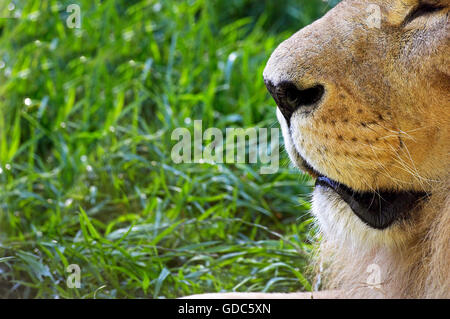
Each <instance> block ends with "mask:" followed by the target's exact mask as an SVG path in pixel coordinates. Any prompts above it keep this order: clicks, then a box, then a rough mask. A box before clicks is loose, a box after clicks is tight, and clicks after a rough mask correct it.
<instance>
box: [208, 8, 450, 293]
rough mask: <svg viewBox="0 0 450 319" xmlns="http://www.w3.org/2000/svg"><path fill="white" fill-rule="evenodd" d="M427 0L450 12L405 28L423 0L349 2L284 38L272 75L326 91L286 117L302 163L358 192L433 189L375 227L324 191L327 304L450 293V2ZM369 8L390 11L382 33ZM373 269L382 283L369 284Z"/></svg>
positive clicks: (316, 200)
mask: <svg viewBox="0 0 450 319" xmlns="http://www.w3.org/2000/svg"><path fill="white" fill-rule="evenodd" d="M425 1H428V2H429V3H435V4H440V5H442V6H444V7H445V8H444V9H442V10H440V11H439V12H434V13H432V14H428V15H425V16H422V17H420V18H417V19H415V20H413V21H412V22H411V23H409V24H404V23H403V21H404V20H405V17H406V16H407V15H408V13H410V12H411V11H412V10H413V9H414V7H416V6H417V5H418V3H419V0H344V1H342V2H341V3H339V4H338V5H337V6H336V7H335V8H334V9H332V10H331V11H330V12H329V13H328V14H326V15H325V16H324V17H323V18H321V19H320V20H318V21H316V22H314V23H313V24H311V25H309V26H307V27H306V28H304V29H302V30H300V31H299V32H297V33H296V34H294V35H293V36H292V37H291V38H289V39H288V40H286V41H285V42H283V43H282V44H281V45H280V46H279V47H278V48H277V49H276V51H275V52H274V53H273V55H272V56H271V58H270V60H269V62H268V63H267V66H266V69H265V71H264V78H265V80H266V81H270V82H271V83H272V84H273V85H275V86H276V85H277V84H279V83H281V82H283V81H290V82H293V83H295V85H296V86H297V87H299V88H309V87H312V86H314V85H316V84H322V85H323V86H324V87H325V95H324V97H323V98H322V100H321V101H320V104H319V105H318V107H317V108H316V109H315V110H314V112H312V114H308V115H306V114H304V113H302V112H295V113H294V114H293V115H292V117H291V127H290V129H289V128H288V126H287V123H286V120H285V119H284V117H283V116H282V115H281V113H280V111H279V110H278V111H277V117H278V119H279V121H280V124H281V128H282V131H283V136H284V140H285V147H286V149H287V151H288V153H289V155H290V158H291V160H292V161H293V162H294V164H296V165H297V166H298V167H299V168H303V164H302V160H301V158H304V159H306V161H307V162H309V164H311V166H312V167H313V168H314V169H315V170H317V171H319V172H321V173H322V174H325V175H327V176H329V177H330V178H332V179H334V180H336V181H339V182H341V183H343V184H346V185H348V186H349V187H351V188H353V189H354V190H360V191H376V190H379V189H382V190H417V191H426V192H428V193H431V194H432V196H431V199H430V200H429V202H427V203H426V204H423V205H421V206H419V207H416V208H415V209H414V210H413V211H412V212H411V218H409V219H408V220H407V221H403V222H396V223H395V224H393V225H391V226H390V227H389V228H387V229H384V230H377V229H373V228H370V227H369V226H367V225H366V224H364V223H363V222H362V221H361V220H360V219H359V218H358V217H356V215H355V214H354V213H353V212H352V210H351V209H350V208H349V206H348V205H347V204H346V203H345V202H344V201H343V200H342V199H341V198H340V197H339V196H338V195H337V194H336V193H334V192H332V191H328V190H324V189H323V188H317V189H316V190H315V191H314V196H313V209H312V213H313V215H314V216H315V217H316V219H317V226H318V229H319V231H320V232H319V233H320V237H321V243H320V246H319V248H318V253H317V257H316V263H317V265H318V267H317V268H318V269H320V270H319V271H318V273H319V275H320V276H321V277H322V278H323V283H324V288H326V289H331V290H334V291H335V292H334V293H333V292H329V293H325V294H324V295H321V294H319V295H317V296H318V297H319V298H320V297H321V296H322V297H326V298H327V297H344V298H346V297H365V298H392V297H395V298H439V297H440V298H450V265H449V263H450V245H449V244H450V243H449V241H450V196H449V193H450V192H449V190H450V173H449V171H450V170H449V166H450V165H449V153H450V129H449V128H450V30H449V27H450V24H449V6H450V0H424V2H425ZM370 5H372V6H373V5H377V6H378V7H379V8H380V12H381V18H382V20H381V27H380V28H377V27H369V26H368V24H367V19H368V17H369V15H370V14H371V11H367V10H368V9H370ZM373 266H375V267H379V270H380V279H381V283H380V285H374V286H371V280H369V277H370V273H369V272H368V270H369V271H370V270H371V269H373V268H371V267H373ZM249 296H250V295H245V294H237V295H216V297H226V298H227V297H234V298H246V297H249ZM264 296H266V295H264ZM269 296H270V295H269ZM273 296H274V297H277V296H278V295H273ZM281 296H286V295H281ZM308 296H309V297H310V295H299V294H294V295H292V297H293V298H297V297H302V298H308ZM259 297H261V296H259ZM278 297H279V296H278Z"/></svg>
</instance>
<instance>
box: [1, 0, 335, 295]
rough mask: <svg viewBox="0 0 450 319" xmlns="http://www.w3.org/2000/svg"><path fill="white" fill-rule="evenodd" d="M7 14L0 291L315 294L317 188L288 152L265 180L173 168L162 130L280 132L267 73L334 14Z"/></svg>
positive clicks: (53, 6)
mask: <svg viewBox="0 0 450 319" xmlns="http://www.w3.org/2000/svg"><path fill="white" fill-rule="evenodd" d="M74 2H75V3H78V4H79V5H80V7H81V13H82V28H81V29H79V30H77V29H69V28H67V26H66V24H65V20H66V18H67V16H68V13H66V6H67V5H69V4H71V3H74ZM15 3H16V10H21V13H22V18H20V19H4V18H2V19H0V168H1V170H0V172H1V174H0V297H3V298H17V297H18V298H94V297H96V298H140V297H143V298H164V297H165V298H173V297H180V296H183V295H188V294H193V293H204V292H219V291H240V292H246V291H268V292H270V291H284V292H289V291H297V290H310V289H311V282H312V280H311V279H312V278H310V277H308V276H307V275H306V274H305V270H306V267H307V264H308V256H309V254H310V252H311V249H312V240H311V238H312V233H311V230H310V223H311V219H310V216H309V215H308V210H309V208H310V206H309V203H308V201H307V200H308V194H309V192H310V190H311V183H312V182H311V181H310V180H309V179H308V178H307V177H305V176H303V175H302V174H300V173H298V172H297V171H296V170H294V169H293V168H290V167H289V165H288V160H287V158H286V157H287V156H286V155H285V154H284V155H283V160H282V167H281V168H280V170H279V172H278V173H277V174H273V175H259V174H258V171H259V170H258V166H257V165H242V164H236V165H230V164H216V165H213V164H179V165H177V164H174V163H173V162H172V161H171V159H170V151H171V147H172V146H173V145H174V143H175V142H174V141H171V138H170V137H171V132H172V131H173V129H175V128H176V127H187V128H189V129H192V122H193V120H195V119H202V120H203V125H204V127H206V126H215V127H218V128H220V129H223V130H224V129H225V128H226V127H253V126H257V127H274V126H275V127H277V126H278V124H277V123H276V119H275V104H274V102H273V101H272V100H271V99H270V96H269V95H268V93H267V92H266V90H265V88H264V83H263V81H262V71H263V69H264V65H265V62H266V61H267V59H268V57H269V56H270V54H271V52H272V51H273V50H274V49H275V47H276V46H277V45H278V44H279V43H280V42H281V41H282V40H284V39H286V38H287V37H288V36H289V35H291V34H292V33H293V32H295V31H296V30H297V29H299V28H300V27H302V26H304V25H305V24H308V23H310V22H311V21H313V20H314V19H316V18H317V17H319V16H321V15H322V14H323V13H324V12H325V11H326V10H327V9H329V7H330V6H329V5H327V4H326V3H324V2H323V1H319V0H317V1H311V0H298V1H293V0H292V1H250V0H227V1H225V0H223V1H209V0H195V1H194V0H190V1H181V0H178V1H176V0H170V1H163V2H158V1H152V0H142V1H138V0H135V1H125V0H123V1H99V0H97V1H87V0H82V1H81V0H80V1H72V0H71V1H59V2H57V1H51V0H43V1H37V0H36V1H15ZM1 12H2V11H1V10H0V13H1ZM233 57H237V58H236V59H233ZM189 119H190V120H191V121H189ZM69 264H78V265H79V266H80V268H81V288H80V289H70V288H68V287H67V285H66V279H67V277H68V276H69V275H70V274H69V273H68V272H66V268H67V266H68V265H69Z"/></svg>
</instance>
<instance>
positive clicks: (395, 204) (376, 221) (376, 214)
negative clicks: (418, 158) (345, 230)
mask: <svg viewBox="0 0 450 319" xmlns="http://www.w3.org/2000/svg"><path fill="white" fill-rule="evenodd" d="M316 186H317V187H325V188H328V189H332V190H333V191H334V192H336V193H337V194H338V195H339V196H340V197H341V198H342V199H343V200H344V201H345V202H346V203H347V204H348V205H349V206H350V207H351V209H352V210H353V212H354V213H355V214H356V215H357V216H358V217H359V218H360V219H361V220H362V221H363V222H365V223H366V224H367V225H369V226H370V227H372V228H376V229H385V228H387V227H389V226H390V225H392V223H394V222H395V221H397V220H401V219H405V218H407V217H408V216H409V213H410V212H411V210H412V209H414V207H415V206H417V205H418V204H419V202H420V201H421V200H422V199H425V198H427V197H428V194H427V193H425V192H413V191H401V192H392V191H377V192H357V191H354V190H353V189H351V188H350V187H348V186H346V185H343V184H341V183H338V182H336V181H334V180H332V179H330V178H328V177H326V176H323V175H319V177H318V178H317V180H316Z"/></svg>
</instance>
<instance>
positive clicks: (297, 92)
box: [264, 81, 325, 125]
mask: <svg viewBox="0 0 450 319" xmlns="http://www.w3.org/2000/svg"><path fill="white" fill-rule="evenodd" d="M264 82H265V83H266V86H267V89H268V90H269V92H270V94H271V95H272V97H273V98H274V100H275V102H276V103H277V105H278V107H279V109H280V111H281V113H282V114H283V116H284V118H285V119H286V121H287V123H288V125H289V122H290V119H291V116H292V114H293V113H294V112H295V111H297V110H298V109H302V110H303V111H304V112H305V114H309V113H310V112H311V111H312V110H313V109H314V108H315V106H316V105H317V102H319V101H320V99H321V98H322V96H323V94H324V92H325V88H324V86H323V85H320V84H318V85H316V86H313V87H310V88H307V89H303V90H301V89H299V88H297V86H296V85H295V84H294V83H292V82H289V81H284V82H281V83H280V84H278V85H273V83H272V82H270V81H264Z"/></svg>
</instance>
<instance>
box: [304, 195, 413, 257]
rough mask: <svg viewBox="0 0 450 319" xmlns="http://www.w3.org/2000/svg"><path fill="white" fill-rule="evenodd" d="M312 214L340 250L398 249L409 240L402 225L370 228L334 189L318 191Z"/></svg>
mask: <svg viewBox="0 0 450 319" xmlns="http://www.w3.org/2000/svg"><path fill="white" fill-rule="evenodd" d="M311 212H312V215H313V216H314V217H315V219H316V220H317V225H318V227H319V231H320V233H321V234H323V236H324V239H326V240H327V241H328V242H331V243H333V245H336V246H339V247H347V248H349V247H350V248H351V249H355V250H358V249H360V247H362V246H364V247H366V248H367V247H380V246H383V247H394V246H398V245H402V243H404V242H405V241H406V240H408V237H409V236H408V234H409V232H408V231H406V230H405V229H404V227H403V226H404V225H403V223H400V222H398V223H394V224H393V225H391V226H389V227H387V228H385V229H382V230H381V229H376V228H373V227H371V226H369V225H367V223H365V222H363V221H362V220H361V219H360V218H358V216H357V215H356V214H355V213H354V211H353V210H352V208H350V206H349V205H348V204H347V203H346V202H345V201H344V200H343V199H342V197H341V196H339V195H338V194H337V193H336V192H335V191H334V190H332V189H331V188H325V187H316V188H315V190H314V192H313V198H312V210H311Z"/></svg>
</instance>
